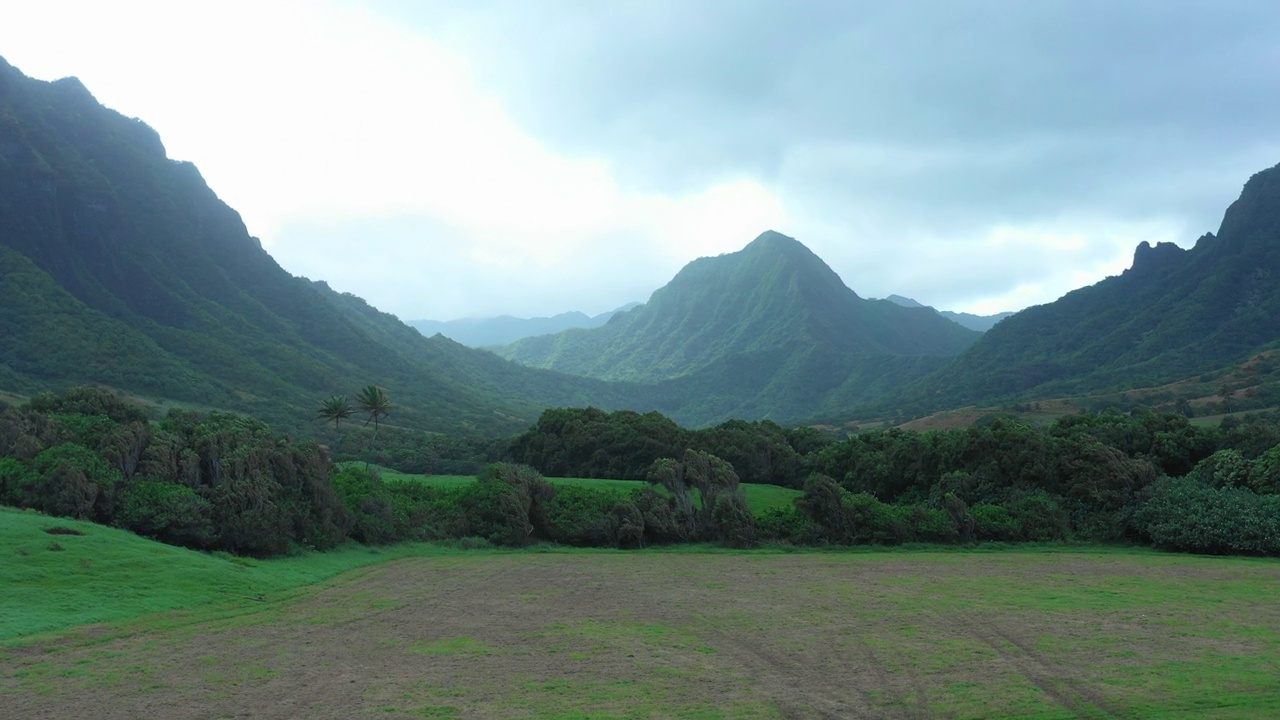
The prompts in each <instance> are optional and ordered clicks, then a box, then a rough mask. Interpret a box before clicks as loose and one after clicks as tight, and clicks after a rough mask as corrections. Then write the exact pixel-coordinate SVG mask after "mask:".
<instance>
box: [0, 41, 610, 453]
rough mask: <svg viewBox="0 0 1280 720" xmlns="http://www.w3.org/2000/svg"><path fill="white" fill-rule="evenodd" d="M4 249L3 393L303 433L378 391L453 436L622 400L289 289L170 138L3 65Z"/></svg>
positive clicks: (0, 222)
mask: <svg viewBox="0 0 1280 720" xmlns="http://www.w3.org/2000/svg"><path fill="white" fill-rule="evenodd" d="M0 251H2V252H0V262H2V263H3V264H4V270H5V272H4V276H3V281H2V284H0V298H3V299H4V300H5V311H4V313H3V320H2V321H0V322H2V323H3V327H4V331H5V332H4V336H3V340H0V353H2V354H0V362H2V363H3V372H0V380H5V379H6V378H7V380H6V381H7V382H12V383H15V384H18V385H23V386H34V387H45V386H57V385H65V384H68V383H72V382H85V381H90V382H101V383H106V384H110V385H113V386H116V387H120V388H123V389H127V390H130V391H133V392H137V393H141V394H144V395H149V396H152V397H156V396H158V397H163V398H167V399H172V400H180V401H186V402H192V403H198V404H204V405H212V406H217V407H226V408H231V409H239V410H245V411H249V412H253V413H254V414H256V415H259V416H260V417H263V418H264V419H268V420H271V421H272V422H274V423H277V424H279V425H280V426H281V427H285V428H289V427H299V426H303V427H305V426H306V424H307V423H308V422H310V420H311V417H312V415H313V413H314V408H315V407H316V405H317V403H318V402H319V400H320V399H322V398H324V397H326V396H328V395H329V394H332V393H340V394H351V393H353V392H354V391H355V390H356V389H357V388H358V387H361V386H363V385H366V384H369V383H377V384H379V385H383V386H384V387H386V388H387V389H388V392H389V393H390V394H391V396H392V399H393V401H395V402H396V403H397V405H399V406H400V410H399V412H397V414H396V416H395V417H396V418H397V422H402V423H405V424H408V425H411V426H415V427H421V428H425V429H432V430H439V431H450V432H457V431H462V430H467V431H474V432H490V433H495V432H502V433H505V432H512V431H515V430H518V429H520V428H522V427H524V426H525V425H527V424H528V423H529V422H532V420H533V419H534V418H536V417H537V414H538V412H539V411H540V410H541V409H542V408H543V407H546V406H548V405H559V404H571V403H573V402H576V401H578V400H580V399H582V398H583V397H584V393H585V394H589V395H591V396H592V397H593V398H595V399H596V400H597V402H601V403H609V402H616V400H611V397H612V395H611V394H612V393H613V391H612V390H611V389H609V388H607V387H606V386H605V385H603V384H601V383H589V382H586V381H584V380H582V379H579V378H570V377H567V376H562V375H556V374H554V373H546V372H539V371H532V370H529V369H527V368H523V367H520V366H518V365H514V364H512V363H507V362H504V361H501V360H498V359H497V358H495V357H494V356H492V355H491V354H488V353H483V352H480V351H475V350H469V349H467V348H463V347H462V346H459V345H457V344H456V343H453V342H451V341H449V340H447V339H444V338H423V337H422V336H421V335H420V334H418V333H417V332H415V331H414V330H412V329H411V328H408V327H407V326H404V325H402V324H400V323H399V322H398V321H395V320H394V318H391V317H390V316H383V315H382V314H380V313H377V312H376V311H374V310H372V308H368V306H367V305H364V304H363V301H360V302H359V303H356V302H355V300H352V299H344V298H342V297H341V296H337V295H336V294H335V293H333V292H332V291H329V290H328V288H327V286H320V285H316V284H313V283H311V282H310V281H308V280H306V279H303V278H295V277H293V276H291V275H289V274H288V273H287V272H285V271H284V270H283V269H281V268H280V266H279V265H278V264H276V262H275V261H274V260H273V259H272V258H271V257H270V256H269V255H268V254H267V253H266V252H265V251H263V249H262V248H261V246H260V245H259V243H258V242H257V240H256V239H254V238H252V237H250V236H249V234H248V232H247V231H246V229H245V226H244V224H243V223H242V222H241V220H240V217H239V215H238V214H237V213H236V212H235V211H234V210H232V209H231V208H229V207H227V206H226V205H225V204H224V203H222V202H221V201H220V200H218V198H217V197H216V196H215V195H214V193H213V192H212V191H211V190H210V189H209V188H208V186H207V185H206V184H205V183H204V180H203V179H202V178H201V177H200V174H199V172H198V171H197V170H196V169H195V167H194V166H193V165H191V164H189V163H180V162H174V161H171V160H169V159H168V158H167V157H166V155H165V151H164V147H163V145H162V144H161V142H160V140H159V137H158V136H157V135H156V133H155V132H154V131H153V130H151V129H150V128H149V127H147V126H146V125H145V124H143V123H142V122H141V121H138V120H135V119H130V118H126V117H124V116H122V115H120V114H118V113H116V112H114V111H111V110H108V109H106V108H103V107H102V106H101V105H99V104H98V103H97V101H96V100H94V98H93V97H92V95H90V94H89V92H88V90H86V89H85V88H84V86H83V85H81V84H80V82H79V81H77V80H75V79H74V78H69V79H64V80H59V81H56V82H53V83H45V82H41V81H37V80H32V79H29V78H26V77H24V76H23V75H22V74H21V73H20V72H19V71H18V70H16V69H15V68H13V67H11V66H9V65H8V64H7V63H5V62H4V61H3V60H0ZM357 305H363V308H360V307H357ZM362 313H363V314H362ZM584 388H586V390H584Z"/></svg>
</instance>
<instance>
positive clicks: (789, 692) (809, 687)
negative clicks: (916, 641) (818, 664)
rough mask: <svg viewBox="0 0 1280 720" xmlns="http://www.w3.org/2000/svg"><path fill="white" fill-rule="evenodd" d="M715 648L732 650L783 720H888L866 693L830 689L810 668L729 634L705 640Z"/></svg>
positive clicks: (852, 689)
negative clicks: (713, 644)
mask: <svg viewBox="0 0 1280 720" xmlns="http://www.w3.org/2000/svg"><path fill="white" fill-rule="evenodd" d="M708 639H710V640H713V641H714V642H715V643H716V644H717V645H719V646H721V647H725V648H730V649H732V651H733V652H732V653H731V654H730V658H731V659H732V660H733V661H735V662H737V663H740V664H741V665H742V666H743V667H744V668H745V669H746V670H747V671H748V673H749V674H750V676H751V678H752V682H753V683H755V684H756V685H757V686H760V687H762V689H763V690H764V692H765V694H766V695H767V696H768V698H769V700H770V701H772V702H773V703H774V704H775V705H777V707H778V711H779V712H780V713H781V714H782V717H783V718H784V719H785V720H802V719H803V718H811V717H814V716H815V715H816V716H817V717H819V718H823V720H841V719H843V718H877V719H879V718H888V717H889V716H888V715H886V714H885V713H884V711H883V710H881V709H879V708H877V707H876V706H875V702H874V700H873V699H872V697H871V695H870V693H868V692H867V691H866V690H863V689H862V688H859V687H856V686H850V687H849V688H848V689H847V690H844V691H835V690H833V689H832V686H831V680H830V677H821V678H818V679H814V678H812V677H811V675H812V674H813V673H814V672H815V669H814V668H810V667H807V666H806V665H804V664H803V663H801V662H799V661H797V660H794V659H791V658H788V657H786V656H784V655H780V654H778V653H776V652H774V651H772V650H771V649H769V648H768V647H766V646H764V645H762V644H761V643H758V642H756V641H754V640H751V639H747V638H744V637H741V636H739V635H735V634H730V633H716V634H714V635H710V636H708Z"/></svg>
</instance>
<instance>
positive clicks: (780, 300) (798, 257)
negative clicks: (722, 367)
mask: <svg viewBox="0 0 1280 720" xmlns="http://www.w3.org/2000/svg"><path fill="white" fill-rule="evenodd" d="M848 328H858V332H856V333H852V332H848ZM977 336H978V334H977V333H976V332H973V331H971V330H967V329H965V328H962V327H960V326H959V325H957V324H955V323H953V322H951V321H949V320H946V319H944V318H942V317H941V316H939V315H938V314H937V313H935V312H933V311H931V310H926V309H921V308H914V309H912V308H903V307H900V306H898V305H895V304H893V303H890V302H887V301H869V300H863V299H862V298H860V297H858V296H857V295H856V294H855V293H854V292H853V291H851V290H850V289H849V288H848V287H846V286H845V285H844V283H843V282H842V281H841V280H840V278H839V276H838V275H836V273H834V272H833V271H832V270H831V269H830V268H829V267H827V266H826V264H825V263H823V262H822V260H821V259H819V258H818V257H817V256H816V255H814V254H813V253H812V252H810V251H809V250H808V249H807V248H805V247H804V246H803V245H801V244H800V243H798V242H796V241H795V240H793V239H791V238H788V237H786V236H783V235H780V234H778V233H774V232H766V233H764V234H762V235H761V236H760V237H758V238H756V240H755V241H753V242H752V243H751V244H750V245H748V246H747V247H746V248H745V249H743V250H742V251H740V252H736V253H731V254H728V255H722V256H720V257H715V258H701V259H699V260H695V261H693V262H692V263H689V264H688V265H687V266H685V268H684V269H683V270H681V271H680V272H679V273H678V274H677V275H676V276H675V278H673V279H672V280H671V282H670V283H668V284H667V285H666V286H665V287H663V288H661V289H659V290H657V291H656V292H654V293H653V296H652V297H651V298H650V299H649V302H648V303H646V304H645V305H642V306H640V307H638V308H636V309H634V310H631V311H628V312H624V313H619V314H618V315H616V316H614V318H613V319H612V320H610V322H609V323H607V324H606V325H604V326H603V327H600V328H594V329H578V330H568V331H565V332H562V333H559V334H556V335H550V336H541V337H534V338H527V339H525V340H521V341H518V342H516V343H513V344H512V345H510V346H507V347H506V348H503V349H501V350H500V352H502V353H504V354H505V355H506V356H507V357H511V358H513V359H517V360H519V361H520V362H522V363H525V364H527V365H533V366H536V367H545V368H551V369H555V370H560V371H562V372H569V373H574V374H579V375H586V376H590V377H599V378H602V379H610V380H634V381H642V382H655V381H660V380H666V379H671V378H676V377H680V376H684V375H688V374H690V373H692V372H695V371H697V370H700V369H704V368H707V367H710V366H714V365H716V364H717V363H722V362H724V361H727V360H728V361H731V360H732V359H733V358H734V357H735V356H737V357H745V356H753V357H759V356H762V355H772V356H774V357H776V358H777V360H775V362H776V363H777V366H778V367H779V369H781V370H782V372H781V373H775V374H773V376H772V377H771V378H769V379H768V380H765V379H763V378H761V379H760V380H761V382H753V383H752V384H753V385H756V388H755V389H756V391H757V392H758V391H759V390H762V389H764V388H765V387H766V386H767V385H768V384H770V383H778V384H784V385H786V384H791V383H792V382H793V380H792V377H793V376H795V375H796V374H798V372H799V371H800V370H802V369H804V370H808V371H810V372H812V371H814V370H816V369H817V367H816V366H813V365H810V366H809V367H807V368H806V367H805V366H806V364H807V362H806V361H807V360H808V359H812V358H815V357H832V356H837V355H844V356H852V355H859V354H878V355H951V354H955V353H957V352H959V351H960V350H962V349H964V348H965V347H966V346H967V345H968V344H969V343H971V342H973V341H974V339H976V338H977ZM805 374H806V375H808V376H807V377H804V379H803V381H802V382H803V383H804V384H808V383H811V382H812V381H814V380H815V379H817V378H815V377H813V375H812V374H810V373H805ZM815 374H816V373H815ZM840 379H842V378H839V377H837V378H831V379H829V380H828V387H834V386H836V385H838V384H839V380H840ZM753 380H755V378H753ZM831 380H834V382H831ZM810 402H811V403H812V402H813V401H812V400H810ZM810 407H811V412H812V410H813V409H817V406H816V405H810Z"/></svg>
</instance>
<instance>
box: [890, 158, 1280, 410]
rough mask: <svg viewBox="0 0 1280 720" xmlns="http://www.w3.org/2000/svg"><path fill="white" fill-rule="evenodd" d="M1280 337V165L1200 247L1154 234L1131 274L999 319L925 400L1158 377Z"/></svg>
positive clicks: (1240, 356)
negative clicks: (1161, 240) (1156, 237)
mask: <svg viewBox="0 0 1280 720" xmlns="http://www.w3.org/2000/svg"><path fill="white" fill-rule="evenodd" d="M1277 342H1280V166H1276V167H1273V168H1270V169H1268V170H1264V171H1262V172H1259V173H1257V174H1256V175H1254V176H1253V177H1252V178H1250V179H1249V181H1248V182H1247V183H1246V184H1245V186H1244V190H1243V191H1242V192H1241V195H1240V198H1239V199H1238V200H1236V201H1235V202H1234V203H1232V204H1231V206H1230V207H1229V208H1228V209H1227V211H1226V213H1225V215H1224V216H1223V220H1222V225H1221V227H1220V229H1219V230H1218V233H1217V235H1214V234H1212V233H1210V234H1206V235H1204V236H1203V237H1201V238H1200V239H1199V240H1198V241H1197V242H1196V244H1195V246H1194V247H1193V248H1192V249H1190V250H1183V249H1182V248H1179V247H1177V246H1176V245H1173V244H1170V243H1161V244H1159V245H1157V246H1155V247H1151V246H1150V245H1149V244H1147V243H1145V242H1144V243H1142V244H1141V245H1139V246H1138V248H1137V250H1136V252H1135V253H1134V258H1133V266H1132V267H1131V268H1129V269H1128V270H1126V271H1125V272H1124V273H1122V274H1121V275H1119V276H1116V277H1110V278H1107V279H1105V280H1103V281H1101V282H1099V283H1097V284H1095V285H1092V286H1089V287H1086V288H1081V289H1078V290H1075V291H1073V292H1070V293H1068V294H1066V295H1065V296H1063V297H1062V298H1061V299H1059V300H1057V301H1056V302H1053V303H1049V304H1047V305H1040V306H1036V307H1032V308H1028V309H1026V310H1023V311H1022V312H1020V313H1018V314H1016V315H1014V316H1013V317H1010V318H1008V319H1006V320H1004V321H1003V322H1001V323H999V324H998V325H996V326H995V327H993V328H992V329H991V330H990V331H988V332H987V333H986V334H985V335H984V336H983V337H982V339H981V340H979V341H978V342H977V343H975V344H974V346H973V347H971V348H970V349H969V350H968V351H967V352H965V353H964V354H963V355H962V356H960V357H959V358H957V359H956V360H955V362H954V363H952V364H950V365H949V366H947V367H946V368H945V369H943V370H941V371H939V372H938V373H937V374H936V375H934V376H932V377H930V378H927V379H926V380H923V381H921V383H920V384H919V386H918V387H916V388H915V392H914V393H913V395H914V403H915V404H919V405H935V406H937V405H939V404H940V403H942V404H945V403H950V404H955V405H964V404H968V403H972V402H980V401H981V402H985V403H990V402H993V401H995V400H998V399H1001V398H1012V397H1017V396H1023V395H1027V394H1028V393H1035V394H1037V395H1041V396H1044V395H1051V394H1057V395H1066V394H1073V393H1083V392H1092V391H1098V390H1109V389H1117V388H1124V387H1140V386H1150V385H1158V384H1161V383H1165V382H1171V381H1174V380H1178V379H1181V378H1184V377H1187V376H1189V375H1194V374H1197V373H1203V372H1208V371H1211V370H1216V369H1218V368H1222V367H1226V366H1228V365H1232V364H1236V363H1239V362H1240V361H1242V360H1244V359H1245V358H1247V357H1249V356H1250V355H1251V354H1253V353H1256V352H1257V351H1259V350H1260V349H1263V348H1265V347H1268V346H1271V345H1274V344H1276V343H1277ZM925 398H929V399H928V400H925ZM909 402H911V401H909Z"/></svg>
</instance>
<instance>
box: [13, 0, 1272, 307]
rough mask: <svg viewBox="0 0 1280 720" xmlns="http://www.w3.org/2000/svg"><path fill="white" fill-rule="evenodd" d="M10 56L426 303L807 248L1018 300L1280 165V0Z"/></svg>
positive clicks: (1224, 201) (417, 15) (482, 303)
mask: <svg viewBox="0 0 1280 720" xmlns="http://www.w3.org/2000/svg"><path fill="white" fill-rule="evenodd" d="M4 15H5V20H4V22H3V23H0V56H2V57H4V58H5V59H6V60H7V61H8V62H9V63H10V64H12V65H14V66H16V67H17V68H19V69H20V70H22V71H23V72H25V73H26V74H27V75H30V76H32V77H37V78H40V79H44V80H53V79H57V78H60V77H65V76H76V77H78V78H80V79H81V81H82V82H83V83H84V84H85V85H86V86H87V87H88V88H89V90H90V91H91V92H92V93H93V94H94V96H95V97H96V98H97V99H98V100H99V101H100V102H102V103H103V104H105V105H107V106H108V107H111V108H114V109H116V110H118V111H120V112H121V113H123V114H125V115H128V116H131V117H138V118H141V119H142V120H144V121H145V122H147V124H149V125H151V126H152V127H153V128H155V129H156V130H157V131H158V132H159V133H160V136H161V138H162V139H163V141H164V143H165V146H166V148H167V150H168V153H169V156H170V157H171V158H175V159H180V160H189V161H192V162H194V163H195V164H196V166H197V167H198V168H199V169H200V171H201V173H202V174H203V175H204V177H205V179H206V181H207V182H208V184H209V186H210V187H211V188H212V189H213V190H214V192H216V193H217V194H218V196H219V197H220V198H222V199H223V200H224V201H225V202H227V204H229V205H230V206H232V207H233V208H235V209H236V210H238V211H239V212H240V214H241V216H242V217H243V219H244V222H245V224H246V226H247V228H248V230H249V232H250V234H252V235H254V236H256V237H258V238H260V239H261V240H262V243H263V247H264V248H266V250H267V251H268V252H270V253H271V254H272V256H273V257H274V258H275V259H276V260H277V261H278V262H279V263H280V264H281V265H282V266H283V267H284V268H285V269H286V270H288V271H289V272H291V273H293V274H295V275H302V276H306V277H309V278H311V279H314V280H325V281H327V282H328V283H329V284H330V285H331V286H332V287H333V288H334V289H336V290H339V291H343V292H352V293H355V294H357V295H359V296H361V297H364V298H365V299H367V300H368V301H369V302H371V303H372V304H374V305H375V306H377V307H379V308H381V309H383V310H386V311H388V312H392V313H394V314H396V315H398V316H399V317H400V318H401V319H404V320H416V319H434V320H450V319H454V318H460V317H486V316H494V315H502V314H506V315H515V316H518V317H531V316H542V315H552V314H556V313H560V312H565V311H570V310H578V311H583V312H587V313H589V314H595V313H600V312H604V311H607V310H611V309H613V308H616V307H618V306H621V305H623V304H625V303H628V302H631V301H636V300H639V301H643V300H645V299H647V298H648V296H649V294H650V293H651V292H652V291H653V290H655V289H657V288H659V287H661V286H662V285H663V284H665V283H666V282H667V281H668V280H670V279H671V277H672V276H674V275H675V273H676V272H678V271H679V269H680V268H681V267H683V266H684V265H685V264H686V263H688V262H690V261H692V260H693V259H695V258H698V257H702V256H708V255H718V254H721V253H727V252H734V251H736V250H739V249H741V248H742V247H743V246H745V245H746V244H747V243H748V242H750V241H751V240H752V239H753V238H754V237H756V236H757V235H758V234H759V233H761V232H763V231H765V230H770V229H772V230H776V231H778V232H781V233H784V234H786V235H790V236H792V237H795V238H796V239H798V240H799V241H800V242H802V243H804V244H805V245H806V246H808V247H809V248H810V249H811V250H813V251H814V252H815V253H817V254H818V255H819V256H820V257H822V258H823V259H824V260H825V261H826V262H827V264H828V265H830V266H831V267H832V269H834V270H835V271H836V272H837V273H839V275H840V276H841V278H842V279H843V280H844V282H845V284H847V285H848V286H849V287H851V288H853V289H854V290H855V291H856V292H857V293H858V294H859V295H861V296H863V297H884V296H886V295H889V294H895V293H896V294H899V295H905V296H908V297H912V298H914V299H916V300H918V301H920V302H923V303H925V304H928V305H933V306H935V307H937V308H939V309H947V310H958V311H967V312H975V313H979V314H991V313H995V312H999V311H1004V310H1017V309H1021V308H1023V307H1026V306H1029V305H1034V304H1039V303H1044V302H1050V301H1053V300H1054V299H1056V298H1058V297H1060V296H1061V295H1062V294H1064V293H1066V292H1068V291H1070V290H1072V289H1075V288H1077V287H1081V286H1084V285H1088V284H1092V283H1094V282H1097V281H1099V280H1101V279H1103V278H1104V277H1106V276H1108V275H1115V274H1118V273H1120V272H1122V271H1123V270H1124V269H1125V268H1126V267H1128V266H1129V264H1130V262H1131V261H1132V257H1133V251H1134V248H1135V247H1136V246H1137V245H1138V244H1139V243H1141V242H1144V241H1145V242H1149V243H1151V244H1155V243H1157V242H1172V243H1176V244H1178V245H1180V246H1182V247H1190V246H1191V245H1193V244H1194V242H1195V240H1196V239H1197V238H1198V237H1199V236H1200V235H1202V234H1203V233H1205V232H1211V231H1216V230H1217V228H1218V225H1219V223H1220V221H1221V219H1222V213H1223V211H1224V210H1225V209H1226V207H1227V205H1228V204H1230V202H1231V201H1233V200H1234V199H1235V198H1236V197H1237V196H1238V194H1239V192H1240V188H1241V187H1242V186H1243V184H1244V182H1245V181H1246V180H1247V179H1248V177H1249V176H1250V175H1251V174H1253V173H1254V172H1257V171H1259V170H1262V169H1265V168H1268V167H1271V166H1273V165H1276V164H1277V163H1280V72H1277V68H1280V3H1276V2H1273V1H1272V0H1254V1H1243V0H1215V1H1214V2H1207V1H1205V2H1182V1H1180V0H1149V1H1146V2H1143V1H1139V0H1131V1H1128V2H1126V1H1124V0H1105V1H1102V0H1063V1H1056V0H1037V1H1035V2H1027V1H1024V0H1007V1H1005V0H983V1H972V0H947V1H945V2H944V1H943V0H928V1H923V0H895V2H892V3H886V2H870V1H863V0H831V1H825V0H800V1H792V0H772V1H764V0H506V1H502V0H458V1H452V0H450V1H445V0H425V1H415V0H382V1H377V0H364V1H354V0H351V1H340V0H306V1H305V2H300V1H299V2H293V1H290V0H254V1H242V0H221V1H219V2H203V1H197V0H192V1H190V2H170V1H168V0H166V1H164V2H141V1H135V0H113V1H112V2H110V3H104V2H100V0H93V1H91V2H69V1H62V0H42V1H41V2H38V3H34V2H29V3H22V4H21V6H20V7H9V8H6V9H5V12H4Z"/></svg>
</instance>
